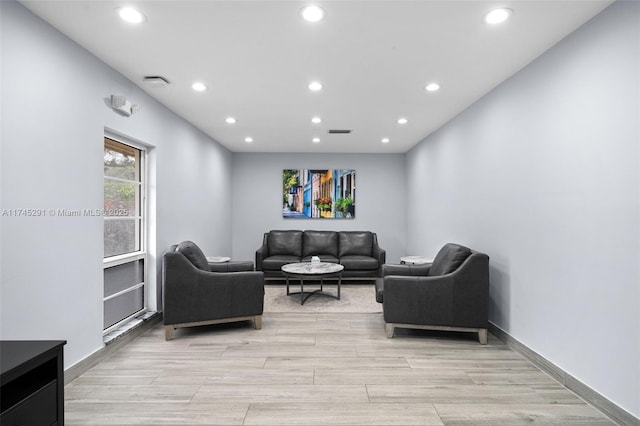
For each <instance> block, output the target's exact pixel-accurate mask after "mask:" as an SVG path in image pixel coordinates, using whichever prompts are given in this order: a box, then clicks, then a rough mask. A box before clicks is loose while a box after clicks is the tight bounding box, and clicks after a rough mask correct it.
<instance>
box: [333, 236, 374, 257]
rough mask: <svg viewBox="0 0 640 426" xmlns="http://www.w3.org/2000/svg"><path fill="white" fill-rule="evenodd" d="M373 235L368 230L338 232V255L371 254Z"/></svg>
mask: <svg viewBox="0 0 640 426" xmlns="http://www.w3.org/2000/svg"><path fill="white" fill-rule="evenodd" d="M372 251H373V235H372V234H371V232H369V231H341V232H338V256H339V257H342V256H354V255H355V256H371V253H372Z"/></svg>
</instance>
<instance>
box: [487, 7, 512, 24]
mask: <svg viewBox="0 0 640 426" xmlns="http://www.w3.org/2000/svg"><path fill="white" fill-rule="evenodd" d="M512 14H513V10H511V9H507V8H506V7H501V8H499V9H493V10H492V11H490V12H488V13H487V14H486V15H484V22H486V23H487V24H491V25H495V24H501V23H503V22H504V21H506V20H507V19H509V17H510V16H511V15H512Z"/></svg>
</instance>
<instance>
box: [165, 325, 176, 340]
mask: <svg viewBox="0 0 640 426" xmlns="http://www.w3.org/2000/svg"><path fill="white" fill-rule="evenodd" d="M173 330H175V329H174V328H173V326H172V325H165V326H164V340H171V339H173Z"/></svg>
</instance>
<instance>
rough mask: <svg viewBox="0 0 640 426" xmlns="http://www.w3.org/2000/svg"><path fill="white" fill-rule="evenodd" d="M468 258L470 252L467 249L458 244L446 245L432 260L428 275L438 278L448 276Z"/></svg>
mask: <svg viewBox="0 0 640 426" xmlns="http://www.w3.org/2000/svg"><path fill="white" fill-rule="evenodd" d="M469 256H471V250H470V249H469V248H467V247H464V246H461V245H459V244H453V243H447V244H445V245H444V246H443V247H442V248H441V249H440V251H439V252H438V254H437V255H436V258H435V259H433V263H432V264H431V268H430V269H429V275H431V276H440V275H446V274H449V273H451V272H453V271H455V270H456V269H458V268H459V267H460V265H462V264H463V263H464V261H465V260H466V259H467V257H469Z"/></svg>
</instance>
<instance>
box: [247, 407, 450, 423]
mask: <svg viewBox="0 0 640 426" xmlns="http://www.w3.org/2000/svg"><path fill="white" fill-rule="evenodd" d="M244 424H245V425H259V426H291V425H300V426H314V425H317V426H325V425H338V426H376V425H385V426H394V425H397V426H412V425H443V423H442V421H441V420H440V417H439V416H438V414H437V413H436V411H435V409H434V407H433V405H431V404H369V403H364V404H362V403H352V404H340V403H338V404H326V403H321V404H314V405H307V404H299V403H293V404H251V406H250V407H249V411H248V413H247V417H246V419H245V421H244Z"/></svg>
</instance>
